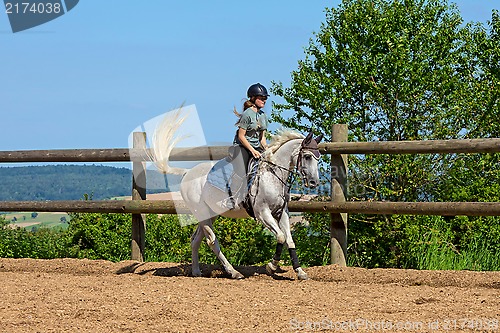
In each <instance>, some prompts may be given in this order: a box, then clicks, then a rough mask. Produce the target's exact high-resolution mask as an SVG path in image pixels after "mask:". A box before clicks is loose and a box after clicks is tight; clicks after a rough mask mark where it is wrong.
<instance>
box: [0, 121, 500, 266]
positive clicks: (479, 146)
mask: <svg viewBox="0 0 500 333" xmlns="http://www.w3.org/2000/svg"><path fill="white" fill-rule="evenodd" d="M133 143H134V146H133V148H131V149H128V148H123V149H65V150H24V151H0V163H32V162H127V161H128V162H130V161H131V162H132V164H133V174H134V175H135V177H133V180H132V182H133V184H132V200H120V201H116V200H102V201H76V200H71V201H0V211H5V212H13V211H16V212H21V211H37V212H88V213H90V212H93V213H131V214H132V244H131V251H132V259H133V260H138V261H143V260H144V257H143V253H144V239H145V238H144V237H145V223H146V221H145V214H146V213H153V214H157V213H162V214H175V213H188V210H187V207H186V206H185V205H184V203H183V202H174V201H146V200H145V199H146V170H145V161H148V158H147V154H146V153H145V151H146V137H145V133H142V132H139V133H134V135H133ZM227 149H228V147H224V146H215V147H197V148H175V149H174V150H173V152H172V155H171V160H172V161H203V160H218V159H221V158H224V157H225V156H226V154H227ZM319 149H320V151H321V153H322V154H331V166H332V170H337V172H335V174H332V178H331V180H332V199H331V201H326V202H304V201H291V202H290V203H289V210H290V211H291V212H324V213H329V214H330V215H331V224H330V233H331V262H332V263H335V264H339V265H342V266H345V265H346V253H347V214H348V213H364V214H411V215H443V216H455V215H469V216H500V203H499V202H375V201H372V202H368V201H361V202H359V201H358V202H347V201H346V196H347V193H346V191H347V165H348V161H347V157H348V154H429V153H431V154H435V153H439V154H443V153H498V152H500V139H497V138H494V139H470V140H428V141H394V142H347V126H346V125H333V127H332V142H328V143H322V144H320V145H319ZM339 170H340V172H338V171H339Z"/></svg>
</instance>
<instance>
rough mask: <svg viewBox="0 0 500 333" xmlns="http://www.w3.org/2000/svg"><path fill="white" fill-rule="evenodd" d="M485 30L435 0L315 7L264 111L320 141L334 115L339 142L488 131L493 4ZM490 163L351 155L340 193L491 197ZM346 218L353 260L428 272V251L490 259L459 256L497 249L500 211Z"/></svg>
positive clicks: (495, 25)
mask: <svg viewBox="0 0 500 333" xmlns="http://www.w3.org/2000/svg"><path fill="white" fill-rule="evenodd" d="M488 26H489V27H488V28H486V27H484V26H483V25H482V24H479V23H477V24H465V25H464V24H463V20H462V18H461V16H460V13H459V11H458V9H457V7H456V6H455V5H450V4H449V3H448V1H446V0H443V1H440V0H404V1H403V0H344V1H342V3H341V5H339V6H338V7H337V8H330V9H327V10H326V20H325V22H324V23H323V24H322V25H321V29H320V31H319V32H317V33H316V34H315V35H314V37H313V38H311V40H310V42H309V45H308V47H307V48H306V49H305V59H303V60H300V61H299V63H298V68H297V70H294V71H293V72H292V73H291V84H290V87H285V86H284V85H283V84H282V83H281V82H273V86H272V92H273V93H274V94H276V95H277V96H279V97H281V98H282V102H280V103H276V104H274V105H273V110H272V114H271V119H272V120H274V121H276V122H279V123H281V124H283V125H284V126H286V127H289V128H295V129H298V130H300V131H302V132H306V131H308V130H309V128H310V127H312V128H315V129H316V131H317V132H322V133H323V134H325V137H326V138H328V137H329V136H330V133H331V127H332V124H335V123H346V124H348V126H349V131H350V132H349V140H351V141H378V140H380V141H400V140H432V139H451V138H477V137H498V136H499V135H500V132H499V128H500V127H499V122H498V119H499V116H500V103H499V101H500V93H499V92H500V67H499V63H500V48H499V47H498V45H500V43H499V42H500V18H499V14H498V11H494V12H493V14H492V20H491V21H490V22H489V23H488ZM498 159H499V154H448V155H379V154H374V155H363V156H358V155H351V156H349V175H348V176H349V189H348V193H349V198H348V199H349V200H386V201H496V202H498V201H499V196H500V188H499V186H498V184H499V183H500V182H499V180H500V172H499V171H500V170H499V165H500V163H499V161H498ZM313 220H318V221H319V220H321V217H316V218H313ZM349 221H350V225H349V259H348V260H349V263H350V264H353V265H359V266H363V267H419V268H433V267H437V265H435V263H433V262H432V260H434V259H432V260H431V259H429V258H435V254H434V253H436V251H437V253H441V252H443V255H446V256H448V257H450V258H451V257H453V258H454V259H453V260H449V262H454V263H455V264H456V265H457V266H456V267H469V268H470V269H474V268H473V267H472V266H474V267H476V268H477V267H483V268H485V267H491V266H489V265H488V264H484V265H483V264H478V263H477V262H475V263H474V264H473V265H472V264H470V263H468V264H467V265H466V264H464V260H466V258H467V260H469V258H471V256H472V252H473V251H474V250H477V251H478V253H483V254H485V253H488V256H485V255H482V257H483V258H485V259H484V260H486V262H488V260H490V259H491V258H494V259H495V258H497V259H498V256H499V253H500V251H499V249H498V247H497V246H494V245H492V244H498V243H499V242H498V239H499V238H498V232H497V230H498V225H499V224H500V223H498V222H499V221H500V218H475V217H460V218H442V217H425V216H424V217H422V216H416V217H406V216H398V215H392V216H369V215H361V214H353V215H350V217H349ZM442 221H445V222H446V223H445V222H443V223H441V222H442ZM438 222H439V223H438ZM308 228H310V229H311V228H312V229H311V230H305V231H303V234H307V235H316V234H319V235H321V234H322V231H323V229H324V227H320V226H317V225H316V226H315V225H314V224H313V225H312V226H310V227H308ZM426 228H427V229H426ZM429 228H430V229H429ZM429 230H437V231H436V232H432V233H429ZM438 231H439V232H438ZM495 237H497V238H495ZM437 239H440V240H441V242H437V241H436V240H437ZM486 239H488V242H487V241H486ZM325 242H326V240H322V241H319V244H321V245H320V246H319V248H318V249H317V251H318V252H316V253H318V254H320V253H321V254H322V253H324V244H325ZM298 243H300V242H298ZM415 243H418V244H420V245H419V246H417V245H412V244H415ZM432 244H434V245H432ZM436 244H438V245H439V246H438V245H436ZM445 244H448V245H449V246H448V247H447V246H445ZM433 246H438V247H433ZM415 249H418V250H415ZM454 249H455V250H457V249H458V250H457V251H458V252H456V251H455V250H454ZM423 251H427V252H423ZM419 256H420V257H422V256H423V257H425V258H427V259H425V260H423V259H418V258H419ZM457 258H461V259H460V261H457V260H458V259H457ZM487 258H490V259H487ZM318 261H319V260H318ZM440 267H443V266H440Z"/></svg>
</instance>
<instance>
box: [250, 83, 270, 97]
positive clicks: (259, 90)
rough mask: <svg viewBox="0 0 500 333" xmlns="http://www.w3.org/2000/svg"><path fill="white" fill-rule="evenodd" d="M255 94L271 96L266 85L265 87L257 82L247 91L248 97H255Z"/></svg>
mask: <svg viewBox="0 0 500 333" xmlns="http://www.w3.org/2000/svg"><path fill="white" fill-rule="evenodd" d="M254 96H266V97H267V96H269V94H268V93H267V89H266V87H264V86H263V85H262V84H260V83H255V84H252V85H251V86H250V87H249V88H248V91H247V97H248V98H251V97H254Z"/></svg>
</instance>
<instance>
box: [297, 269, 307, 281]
mask: <svg viewBox="0 0 500 333" xmlns="http://www.w3.org/2000/svg"><path fill="white" fill-rule="evenodd" d="M295 272H297V278H298V279H299V280H309V277H308V276H307V274H306V272H304V270H303V269H302V268H300V267H299V268H297V269H296V270H295Z"/></svg>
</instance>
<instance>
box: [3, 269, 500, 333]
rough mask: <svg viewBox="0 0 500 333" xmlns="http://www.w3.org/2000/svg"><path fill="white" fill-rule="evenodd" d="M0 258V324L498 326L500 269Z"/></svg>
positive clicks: (48, 328) (88, 327)
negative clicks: (197, 274)
mask: <svg viewBox="0 0 500 333" xmlns="http://www.w3.org/2000/svg"><path fill="white" fill-rule="evenodd" d="M202 269H203V271H204V274H205V277H201V278H192V277H189V276H188V275H189V273H190V268H189V265H179V264H170V263H144V264H140V263H137V262H132V261H126V262H120V263H112V262H107V261H91V260H78V259H59V260H32V259H0V282H1V283H0V295H1V296H2V302H1V303H0V332H9V333H12V332H319V331H323V332H325V331H326V332H329V331H343V332H348V331H371V332H377V331H384V332H438V331H439V332H462V331H471V332H473V331H474V332H500V327H499V325H500V324H499V320H500V272H469V271H413V270H396V269H370V270H368V269H361V268H339V267H337V266H326V267H311V268H307V269H306V272H307V273H308V274H309V277H310V280H308V281H298V280H295V273H294V272H293V270H292V269H291V268H290V267H283V268H282V272H280V273H279V274H278V275H276V276H274V277H271V276H267V275H266V274H265V273H264V269H263V268H262V267H240V271H241V272H242V273H243V274H244V275H245V276H246V278H245V279H243V280H238V281H236V280H231V279H228V278H227V277H226V276H225V274H223V273H222V272H221V270H220V267H217V266H207V265H205V266H202Z"/></svg>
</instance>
